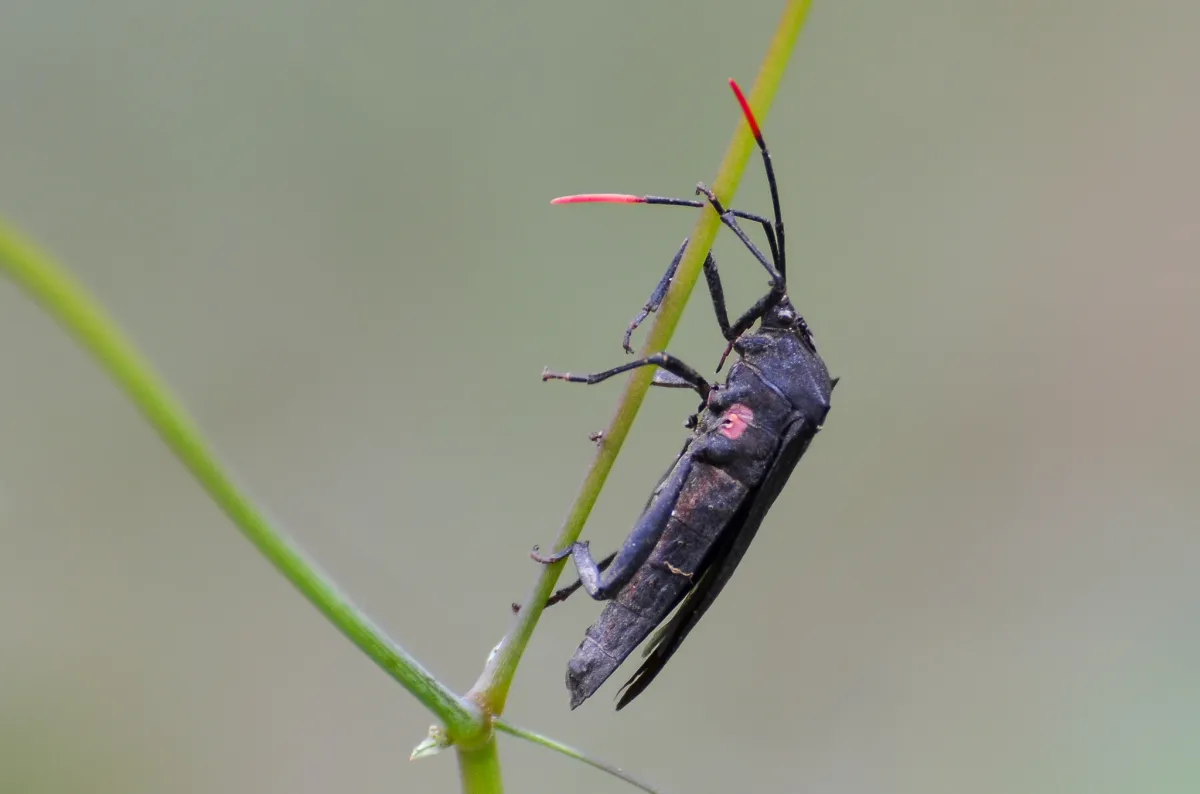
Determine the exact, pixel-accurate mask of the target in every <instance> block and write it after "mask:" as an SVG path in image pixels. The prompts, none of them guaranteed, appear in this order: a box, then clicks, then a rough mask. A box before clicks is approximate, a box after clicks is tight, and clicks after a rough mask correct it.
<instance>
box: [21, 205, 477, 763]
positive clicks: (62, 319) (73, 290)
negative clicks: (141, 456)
mask: <svg viewBox="0 0 1200 794" xmlns="http://www.w3.org/2000/svg"><path fill="white" fill-rule="evenodd" d="M0 270H2V271H4V272H5V273H7V274H8V276H9V277H10V278H12V279H13V281H15V282H16V283H17V284H18V285H19V286H20V287H21V288H22V289H24V290H25V292H27V293H28V294H29V295H30V296H31V297H32V298H33V299H34V300H36V301H37V302H38V303H40V304H41V305H42V307H43V308H44V309H45V310H46V312H47V313H48V314H50V315H51V316H52V317H53V318H54V319H55V320H57V321H58V322H59V323H61V324H62V325H63V326H64V327H65V328H66V329H67V331H68V332H69V333H70V334H71V335H72V336H74V337H75V339H76V340H77V341H78V342H79V343H80V344H81V345H83V347H85V348H86V349H88V350H89V351H90V352H91V353H92V355H93V356H95V357H96V359H97V360H98V361H99V362H100V365H101V366H102V367H103V368H104V370H105V371H106V372H107V373H108V375H109V377H111V378H112V379H113V380H114V381H116V383H117V385H119V386H120V387H121V388H122V389H124V390H125V393H126V394H128V395H129V397H130V399H131V400H133V402H134V404H135V405H137V407H138V408H139V409H140V410H141V411H142V413H143V414H144V415H145V417H146V419H147V420H148V421H149V422H150V424H151V426H153V427H154V429H155V430H156V431H157V432H158V434H159V435H160V436H161V437H162V439H163V441H165V442H166V443H167V446H168V447H170V448H171V451H172V452H174V453H175V455H176V456H177V457H178V458H179V459H180V460H181V461H182V462H183V464H184V465H185V466H186V467H187V468H188V470H189V471H191V473H192V476H194V477H195V478H196V479H197V481H199V483H200V485H201V486H202V487H203V488H204V490H205V491H207V492H208V495H209V496H210V497H212V500H213V501H214V502H216V503H217V505H219V506H220V508H221V509H222V510H224V511H225V514H226V515H227V516H229V519H230V520H231V521H233V523H234V524H235V525H237V527H238V529H240V530H241V531H242V534H244V535H245V536H246V538H247V539H249V541H250V542H251V543H253V544H254V545H255V547H257V548H258V550H259V551H260V552H262V554H263V556H265V557H266V558H267V559H268V560H270V561H271V563H272V564H273V565H274V566H275V568H276V569H277V570H278V571H279V572H280V573H282V574H283V575H284V576H285V577H286V578H287V580H288V581H289V582H291V583H292V584H293V585H294V586H295V587H296V589H297V590H299V591H300V592H301V593H302V594H303V595H304V597H305V598H307V599H308V600H309V601H310V602H311V603H312V604H313V606H315V607H316V608H317V609H319V610H320V611H321V613H322V614H323V615H325V617H326V618H328V619H329V621H330V622H332V623H333V624H334V625H335V626H337V628H338V629H339V630H340V631H341V632H342V633H343V634H345V635H346V636H347V637H348V638H349V639H350V641H351V642H353V643H354V644H355V645H357V646H358V647H359V649H360V650H362V652H363V653H365V654H366V655H367V656H368V657H370V658H371V660H372V661H373V662H375V663H376V664H377V665H379V666H380V667H382V668H383V670H384V672H386V673H387V674H388V675H390V676H391V677H392V678H394V679H396V681H398V682H400V684H401V685H402V686H404V688H405V689H407V690H408V691H409V692H411V693H412V694H413V696H414V697H416V698H417V700H419V701H421V703H422V704H423V705H424V706H425V707H426V708H427V709H429V710H430V711H432V712H434V713H435V714H437V715H438V717H439V718H440V719H441V720H442V721H443V722H444V723H445V725H446V729H447V731H448V732H449V733H450V735H451V736H453V737H457V738H460V739H467V738H470V739H473V740H476V741H477V738H476V737H481V736H483V735H486V733H487V724H486V721H485V720H484V718H483V715H482V714H481V713H480V712H479V710H478V708H476V707H475V706H474V705H472V704H470V703H469V702H465V701H463V700H461V699H459V698H458V696H456V695H455V694H454V693H453V692H452V691H450V690H449V689H447V688H446V687H445V686H444V685H443V684H441V683H440V682H439V681H437V679H435V678H434V677H433V676H432V675H431V674H430V673H429V672H428V671H427V670H425V668H423V667H422V666H421V665H420V664H419V663H418V662H417V661H416V660H415V659H413V658H412V657H411V656H409V655H408V654H407V653H406V652H405V651H404V649H403V648H401V647H400V646H399V645H397V644H396V643H395V642H393V641H392V640H390V639H388V637H387V636H386V635H385V634H384V633H383V631H381V630H380V629H379V627H377V626H375V625H374V624H373V623H372V622H371V621H370V620H369V619H368V618H367V617H366V616H365V615H363V614H362V612H360V611H359V610H358V608H357V607H356V606H355V605H354V604H353V603H352V602H351V601H350V599H349V598H347V597H346V596H345V595H344V594H342V593H341V592H339V591H338V589H337V588H336V587H334V585H333V584H332V582H331V581H330V580H329V579H328V578H327V577H326V576H324V575H323V574H322V573H321V572H320V570H318V568H317V567H316V565H314V564H313V563H312V562H310V561H309V560H307V559H305V557H304V555H303V554H301V552H300V551H299V550H298V549H297V548H296V547H295V546H293V545H292V544H291V543H290V542H289V541H288V539H287V538H286V537H285V536H284V535H283V533H281V532H280V531H279V530H277V529H275V528H274V527H272V526H271V524H270V523H269V522H268V521H267V519H266V518H265V517H264V516H263V514H262V513H260V512H259V511H258V510H257V509H256V508H255V507H254V505H253V504H252V503H251V502H250V500H249V499H248V498H247V497H246V496H245V495H244V494H243V493H242V492H241V491H240V490H238V488H237V486H236V485H234V483H233V481H232V480H231V479H230V477H229V476H228V475H227V474H226V473H225V472H224V470H223V469H222V467H221V464H220V462H219V461H218V460H217V458H216V456H215V455H214V454H213V453H212V452H211V451H210V450H209V449H208V447H207V446H206V445H205V443H204V440H203V437H202V436H201V434H200V431H199V430H198V429H197V427H196V424H195V422H193V421H192V419H191V417H190V416H188V413H187V412H186V411H185V410H184V409H183V406H182V405H180V404H179V402H178V401H177V400H176V399H175V397H174V396H173V395H172V394H171V392H170V390H169V389H168V388H167V386H166V384H165V383H163V382H162V380H161V379H160V378H159V377H158V376H157V375H156V374H155V373H154V370H153V368H152V367H151V366H150V364H149V363H148V362H147V361H146V360H145V359H144V358H142V356H141V354H140V353H138V351H137V350H136V349H135V348H134V346H133V344H132V343H131V342H130V341H129V340H128V339H126V338H125V335H124V334H123V333H122V332H121V331H120V329H119V328H117V326H116V324H115V323H114V322H113V321H112V320H111V319H109V317H108V316H107V315H106V314H105V313H104V311H103V310H102V309H101V308H100V307H99V305H98V304H97V303H96V302H95V301H94V300H93V299H92V298H91V296H89V295H88V293H87V291H86V290H85V289H84V288H83V287H82V286H81V285H80V284H79V283H77V282H76V281H75V280H74V279H73V278H72V277H71V276H70V274H68V273H67V272H66V271H65V270H63V269H62V268H61V267H60V266H59V265H58V264H56V263H55V262H54V260H52V259H51V258H50V257H49V256H48V255H47V254H46V253H44V252H42V251H40V250H39V249H38V248H37V247H36V246H35V245H34V244H33V243H31V242H29V241H28V240H26V239H24V238H23V237H22V236H21V235H20V234H18V233H17V232H16V231H15V230H13V229H12V228H10V227H8V226H7V225H6V224H4V223H3V222H2V221H0Z"/></svg>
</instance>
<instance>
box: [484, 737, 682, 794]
mask: <svg viewBox="0 0 1200 794" xmlns="http://www.w3.org/2000/svg"><path fill="white" fill-rule="evenodd" d="M494 725H495V728H496V730H497V731H500V732H501V733H507V734H509V735H510V736H516V737H517V738H518V739H524V740H525V741H527V742H532V743H533V744H537V745H541V746H542V747H545V748H546V749H548V750H553V751H554V752H556V753H561V754H562V755H565V756H566V757H568V758H574V759H575V760H576V761H582V762H583V763H585V764H587V765H588V766H590V767H593V768H595V769H599V770H600V771H601V772H607V773H608V774H610V775H612V776H613V777H617V778H620V779H621V780H624V781H625V782H626V783H628V784H629V785H631V786H633V787H634V788H637V789H641V790H642V791H644V792H646V794H658V790H657V789H654V788H651V786H650V785H649V784H648V783H643V782H642V781H640V780H638V779H637V778H636V777H634V776H633V775H631V774H629V773H628V772H626V771H625V770H624V769H621V768H620V767H616V766H613V765H612V764H606V763H604V762H603V761H598V760H596V759H595V758H592V757H591V756H589V755H587V754H586V753H584V752H583V751H582V750H576V749H575V748H574V747H571V746H570V745H566V744H563V743H562V742H559V741H555V740H554V739H551V738H550V737H549V736H542V735H541V734H540V733H534V732H533V731H527V730H525V729H524V728H518V727H517V726H515V725H510V724H508V723H507V722H505V721H504V720H499V719H498V720H496V722H495V723H494Z"/></svg>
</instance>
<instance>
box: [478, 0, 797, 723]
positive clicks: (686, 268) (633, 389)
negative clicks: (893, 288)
mask: <svg viewBox="0 0 1200 794" xmlns="http://www.w3.org/2000/svg"><path fill="white" fill-rule="evenodd" d="M811 5H812V2H811V0H789V2H788V4H787V7H786V8H785V10H784V12H783V18H782V19H781V20H780V21H779V26H778V28H777V29H776V31H775V36H774V37H773V38H772V39H771V44H770V46H769V47H768V49H767V54H766V57H764V58H763V63H762V67H761V68H760V70H759V73H758V79H757V80H755V81H754V89H753V90H752V91H751V92H750V105H751V107H753V108H754V112H755V114H756V115H757V117H758V119H759V121H760V123H761V122H762V121H763V120H764V119H765V118H766V116H767V111H768V110H769V109H770V106H771V100H772V99H774V97H775V89H776V88H778V87H779V81H780V79H781V78H782V77H783V72H784V69H785V68H786V67H787V62H788V57H789V56H790V55H791V52H792V48H793V46H794V45H795V43H796V38H797V37H798V36H799V35H800V30H801V28H802V27H803V26H804V21H805V19H806V17H807V16H808V9H809V6H811ZM754 146H755V144H754V139H753V138H752V137H751V135H750V129H749V127H748V126H747V125H746V124H745V122H742V123H740V124H739V125H738V129H737V132H736V133H734V136H733V140H732V141H731V142H730V143H729V148H728V150H726V152H725V159H724V160H723V161H722V162H721V168H720V170H719V171H718V172H717V178H716V181H714V182H713V185H712V188H713V191H714V192H715V193H716V195H717V196H718V197H719V198H720V199H721V201H722V202H723V203H724V204H725V205H726V206H730V205H731V203H732V201H733V196H734V193H735V192H736V191H737V186H738V183H739V182H740V181H741V178H742V172H743V171H744V170H745V168H746V161H747V160H748V159H749V157H750V154H751V152H752V151H753V149H754ZM719 227H720V218H719V217H718V216H717V214H716V213H715V212H713V210H712V209H711V208H709V207H705V208H704V209H702V210H701V211H700V218H699V219H698V220H697V221H696V228H695V229H694V230H693V231H692V234H691V238H690V239H691V243H690V244H689V245H688V249H687V252H686V253H685V254H684V255H683V260H682V261H681V262H680V263H679V270H678V271H677V273H676V276H675V280H674V282H673V283H672V284H671V289H670V291H669V292H668V293H667V297H666V300H664V301H663V304H662V306H661V307H660V308H659V310H658V315H657V318H656V320H655V322H654V327H653V328H651V330H650V333H649V334H648V336H647V338H646V344H645V346H644V347H643V349H642V353H643V355H645V354H649V353H653V352H656V351H659V350H663V349H665V348H666V346H667V342H669V341H670V339H671V334H673V333H674V332H675V327H676V326H677V325H678V324H679V318H680V317H681V316H682V314H683V307H684V304H685V303H686V302H687V299H688V296H689V295H691V292H692V287H694V286H695V285H696V279H697V278H698V277H699V276H700V268H701V265H702V264H703V262H704V257H705V256H706V255H707V254H708V250H709V248H711V247H712V243H713V240H714V239H715V238H716V236H717V230H718V228H719ZM653 377H654V368H652V367H643V368H641V369H638V370H634V372H633V374H632V375H630V377H629V381H628V382H627V383H626V386H625V391H624V393H623V394H622V395H621V399H620V401H619V402H618V403H617V410H616V413H615V414H614V415H613V418H612V421H611V422H610V423H609V426H608V429H607V430H605V431H604V436H603V438H604V443H603V444H602V445H601V446H600V451H599V452H598V453H597V454H596V458H595V460H593V461H592V465H591V468H590V469H588V472H587V475H586V476H585V477H584V480H583V485H582V486H581V487H580V490H579V494H578V495H577V496H576V497H575V502H574V503H573V504H572V505H571V509H570V511H569V512H568V513H567V519H566V521H565V522H564V523H563V526H562V529H561V530H560V531H559V533H558V537H557V538H556V539H555V541H554V545H553V547H552V548H554V549H564V548H566V547H567V546H569V545H570V544H572V543H574V542H575V541H576V540H577V539H578V538H579V533H580V532H581V531H582V529H583V524H584V522H585V521H587V517H588V514H589V513H591V511H592V506H593V505H594V504H595V503H596V498H597V497H598V496H599V495H600V489H601V488H602V487H603V486H604V481H605V479H607V477H608V473H609V471H611V470H612V466H613V463H614V462H615V461H616V459H617V453H618V452H620V451H621V445H622V444H624V443H625V437H626V436H627V435H628V434H629V429H630V428H631V427H632V426H633V420H634V418H635V417H636V415H637V412H638V409H639V408H640V407H641V405H642V400H643V399H644V398H645V396H646V391H647V390H648V389H649V388H650V380H651V379H652V378H653ZM562 566H563V563H561V562H560V563H556V564H554V565H547V566H545V567H543V568H542V569H541V570H540V571H539V573H538V577H537V580H536V582H535V583H534V586H533V589H532V590H531V591H530V593H529V595H528V596H527V597H526V599H525V601H524V607H523V608H522V609H521V612H520V614H518V615H517V618H516V622H515V623H514V625H513V627H512V629H511V630H510V631H509V633H508V634H507V635H506V636H505V637H504V639H503V640H501V642H500V645H499V646H498V647H497V648H496V650H495V652H494V653H493V654H492V655H491V656H490V657H489V659H488V662H487V664H486V665H485V666H484V669H483V672H482V673H481V674H480V676H479V680H478V681H476V682H475V686H474V687H472V688H471V691H470V692H468V693H467V697H468V698H471V699H473V700H475V702H477V703H478V704H479V705H480V706H481V707H482V708H483V709H484V710H485V711H486V712H488V713H490V714H502V713H503V712H504V704H505V702H506V701H507V699H508V690H509V687H510V686H511V685H512V679H513V676H514V675H515V674H516V672H517V665H518V664H519V663H520V661H521V655H522V654H523V653H524V652H525V647H526V645H528V643H529V638H530V637H531V636H532V634H533V630H534V628H535V627H536V626H537V622H538V619H539V618H540V617H541V615H542V609H544V607H545V604H546V599H547V598H549V596H550V593H551V592H552V591H553V589H554V584H555V582H556V581H558V575H559V573H560V572H561V571H562Z"/></svg>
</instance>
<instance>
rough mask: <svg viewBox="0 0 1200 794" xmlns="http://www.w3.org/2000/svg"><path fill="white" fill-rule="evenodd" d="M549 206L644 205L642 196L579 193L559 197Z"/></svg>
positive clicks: (644, 200) (644, 201)
mask: <svg viewBox="0 0 1200 794" xmlns="http://www.w3.org/2000/svg"><path fill="white" fill-rule="evenodd" d="M550 203H551V204H593V203H595V204H645V203H646V198H645V197H644V196H631V195H629V194H627V193H580V194H579V195H577V196H561V197H559V198H556V199H553V200H551V202H550Z"/></svg>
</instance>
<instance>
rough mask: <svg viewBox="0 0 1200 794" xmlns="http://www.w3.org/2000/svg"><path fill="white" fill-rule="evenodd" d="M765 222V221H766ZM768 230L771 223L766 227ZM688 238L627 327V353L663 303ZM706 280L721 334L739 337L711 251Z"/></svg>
mask: <svg viewBox="0 0 1200 794" xmlns="http://www.w3.org/2000/svg"><path fill="white" fill-rule="evenodd" d="M764 222H765V221H764ZM765 228H766V229H767V230H768V231H769V230H770V228H771V227H770V225H767V226H766V227H765ZM687 244H688V240H687V238H686V237H685V238H684V240H683V244H682V245H681V246H679V250H678V251H676V252H675V257H674V258H673V259H672V260H671V264H670V265H669V266H668V267H667V272H666V273H664V274H663V277H662V279H661V280H660V281H659V282H658V286H656V287H655V288H654V292H652V293H650V299H649V300H647V301H646V305H644V306H643V307H642V310H641V311H640V312H638V313H637V316H636V317H634V318H633V320H632V321H630V323H629V326H628V327H627V328H626V329H625V338H624V339H623V340H622V342H621V345H622V347H624V348H625V352H626V353H632V352H633V347H632V346H631V345H630V339H631V338H632V336H633V332H634V331H635V330H637V327H638V326H639V325H641V324H642V322H643V321H644V320H645V319H646V318H647V317H649V316H650V313H651V312H656V311H658V308H659V306H661V305H662V302H663V299H664V298H666V296H667V290H668V289H669V288H670V287H671V282H672V281H673V280H674V278H675V273H676V271H678V270H679V262H680V261H681V260H682V259H683V252H684V251H685V250H686V249H687ZM774 247H775V243H774V238H771V248H772V250H774ZM704 281H705V283H706V284H708V294H709V297H710V298H712V304H713V311H714V312H715V313H716V315H717V325H718V326H720V328H721V335H722V336H724V337H725V339H726V341H732V340H733V339H736V338H737V334H734V335H733V336H730V333H731V332H730V325H729V311H728V310H727V309H726V307H725V290H724V288H723V287H722V286H721V274H720V273H719V272H718V271H717V260H715V259H713V255H712V253H711V252H709V254H708V255H707V256H706V257H705V258H704Z"/></svg>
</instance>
